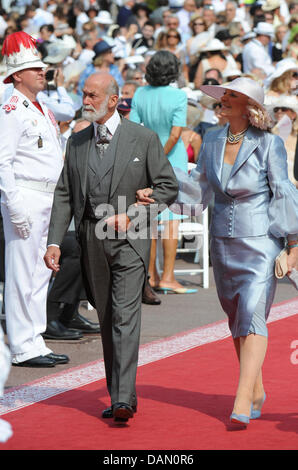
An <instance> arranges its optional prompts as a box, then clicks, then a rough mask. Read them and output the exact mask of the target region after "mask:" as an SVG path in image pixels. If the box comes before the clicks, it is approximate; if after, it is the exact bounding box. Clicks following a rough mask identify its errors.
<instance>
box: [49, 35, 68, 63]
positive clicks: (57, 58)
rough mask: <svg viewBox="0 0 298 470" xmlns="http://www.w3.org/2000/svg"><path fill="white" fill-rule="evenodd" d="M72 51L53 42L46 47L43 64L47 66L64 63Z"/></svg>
mask: <svg viewBox="0 0 298 470" xmlns="http://www.w3.org/2000/svg"><path fill="white" fill-rule="evenodd" d="M71 51H72V49H71V48H69V47H67V46H65V44H63V43H62V41H61V44H60V41H55V42H53V43H52V44H49V45H48V46H47V52H48V55H47V56H46V57H44V59H43V60H44V62H45V63H47V64H60V63H61V62H64V60H65V59H66V57H68V56H69V54H70V53H71Z"/></svg>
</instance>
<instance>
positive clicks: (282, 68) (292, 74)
mask: <svg viewBox="0 0 298 470" xmlns="http://www.w3.org/2000/svg"><path fill="white" fill-rule="evenodd" d="M297 77H298V61H297V60H293V59H290V58H287V59H283V60H281V61H279V62H278V63H277V64H276V67H275V70H274V71H273V73H272V74H270V75H269V76H268V77H267V79H266V80H265V81H264V85H265V87H266V88H267V90H266V96H275V97H279V96H280V95H292V94H293V92H294V90H295V89H296V80H297Z"/></svg>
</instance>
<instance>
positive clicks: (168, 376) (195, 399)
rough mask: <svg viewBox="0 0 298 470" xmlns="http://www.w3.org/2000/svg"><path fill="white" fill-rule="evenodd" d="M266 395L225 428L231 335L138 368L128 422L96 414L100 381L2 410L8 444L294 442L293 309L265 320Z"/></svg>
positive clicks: (230, 394) (296, 370) (296, 344)
mask: <svg viewBox="0 0 298 470" xmlns="http://www.w3.org/2000/svg"><path fill="white" fill-rule="evenodd" d="M268 328H269V348H268V354H267V358H266V362H265V366H264V384H265V388H266V393H267V401H266V403H265V405H264V409H263V414H262V418H261V419H259V420H255V421H251V423H250V425H249V427H248V429H247V430H242V431H235V430H231V429H230V428H229V415H230V413H231V410H232V406H233V401H234V394H235V390H236V386H237V375H238V363H237V360H236V357H235V354H234V351H233V349H232V340H231V338H226V339H223V340H220V341H215V342H212V343H209V344H204V345H202V346H199V347H196V348H193V349H191V350H189V351H186V352H182V353H180V354H176V355H173V356H171V357H168V358H166V359H162V360H159V361H156V362H153V363H150V364H147V365H144V366H142V367H139V369H138V377H137V393H138V397H139V410H138V412H137V414H136V415H135V418H134V419H133V420H130V422H129V425H127V426H123V427H119V426H117V425H115V424H114V422H113V421H112V420H103V419H101V410H102V409H103V408H105V407H106V406H107V405H108V404H109V400H108V396H107V393H106V388H105V381H104V380H99V381H97V382H93V383H91V384H89V385H85V386H83V387H80V388H77V389H75V390H71V391H68V392H65V393H61V394H59V395H56V396H54V397H52V398H50V399H47V400H44V401H42V402H39V403H36V404H34V405H30V406H27V407H25V408H22V409H20V410H17V411H13V412H11V413H7V414H6V415H2V416H1V418H3V419H5V420H7V421H9V422H10V423H11V425H12V427H13V431H14V434H13V437H12V438H11V439H9V441H8V442H7V443H5V444H0V449H1V450H9V449H11V450H13V449H19V450H22V449H26V450H29V449H34V450H38V449H43V450H46V449H50V450H53V449H57V450H60V449H61V450H62V449H65V450H66V449H69V450H71V449H75V450H80V449H85V450H92V449H97V450H99V449H105V450H113V449H119V450H123V449H132V450H137V449H145V450H146V449H150V450H154V449H167V450H173V449H175V450H184V449H185V450H186V449H188V450H195V449H199V450H203V449H250V450H253V449H264V450H266V449H283V450H284V449H297V447H298V406H297V403H298V402H297V390H298V315H293V316H290V317H288V318H284V319H282V320H279V321H275V322H273V323H271V324H269V325H268Z"/></svg>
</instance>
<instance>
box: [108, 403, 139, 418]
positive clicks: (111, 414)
mask: <svg viewBox="0 0 298 470" xmlns="http://www.w3.org/2000/svg"><path fill="white" fill-rule="evenodd" d="M131 408H132V411H133V412H134V413H136V412H137V407H136V405H134V406H132V407H131ZM101 416H102V418H104V419H108V418H113V417H114V415H113V409H112V407H111V406H109V407H108V408H106V409H105V410H103V412H102V413H101Z"/></svg>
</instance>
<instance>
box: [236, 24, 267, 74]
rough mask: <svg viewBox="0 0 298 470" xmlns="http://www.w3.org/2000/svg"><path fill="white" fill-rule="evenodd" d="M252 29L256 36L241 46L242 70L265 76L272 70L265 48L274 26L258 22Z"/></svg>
mask: <svg viewBox="0 0 298 470" xmlns="http://www.w3.org/2000/svg"><path fill="white" fill-rule="evenodd" d="M253 31H254V33H255V34H256V37H255V38H254V39H252V40H251V41H250V42H249V43H248V44H246V45H245V46H244V48H243V52H242V58H243V71H244V73H255V74H258V75H259V77H260V78H265V77H266V76H268V75H270V74H271V73H272V72H273V71H274V66H273V65H272V59H271V57H270V55H269V53H268V50H267V48H268V45H269V43H270V40H271V39H272V38H273V36H274V28H273V26H272V25H271V24H269V23H264V22H259V23H258V24H257V26H256V27H255V28H254V30H253Z"/></svg>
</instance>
